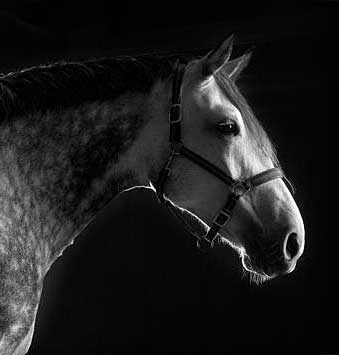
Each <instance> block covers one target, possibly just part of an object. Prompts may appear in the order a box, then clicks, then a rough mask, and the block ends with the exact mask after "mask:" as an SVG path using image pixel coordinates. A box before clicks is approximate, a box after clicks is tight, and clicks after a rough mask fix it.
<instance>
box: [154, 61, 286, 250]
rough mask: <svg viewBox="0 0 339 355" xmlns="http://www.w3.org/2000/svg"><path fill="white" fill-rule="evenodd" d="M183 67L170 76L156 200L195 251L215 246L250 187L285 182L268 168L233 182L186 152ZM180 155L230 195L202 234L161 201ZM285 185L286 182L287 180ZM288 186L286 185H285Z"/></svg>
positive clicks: (214, 167)
mask: <svg viewBox="0 0 339 355" xmlns="http://www.w3.org/2000/svg"><path fill="white" fill-rule="evenodd" d="M185 68H186V65H185V64H183V63H180V62H179V61H178V62H177V68H176V71H175V73H174V78H173V87H172V102H171V107H170V112H169V124H170V137H169V141H170V144H171V152H170V154H169V158H168V160H167V163H166V165H165V166H164V168H163V169H162V170H161V172H160V174H159V177H158V181H157V183H156V192H157V196H158V198H159V200H160V201H161V202H162V203H164V204H165V205H166V206H167V207H169V209H170V210H171V211H172V212H173V213H174V214H175V215H176V216H177V217H178V218H179V219H180V221H181V222H182V223H184V225H185V227H186V228H187V229H188V230H189V232H190V233H191V234H192V235H193V236H194V237H195V238H196V239H197V245H198V247H199V248H206V247H208V248H209V247H213V246H214V244H215V239H216V238H217V236H218V232H219V231H220V229H221V228H222V227H223V226H224V225H225V224H226V223H227V222H228V221H229V219H230V217H231V215H232V211H233V209H234V207H235V205H236V202H237V201H238V199H239V198H240V197H241V196H243V195H244V194H245V193H247V192H248V191H249V190H251V189H252V188H253V187H256V186H259V185H262V184H264V183H266V182H268V181H271V180H275V179H279V178H282V179H286V178H285V176H284V173H283V171H282V170H281V169H279V168H272V169H268V170H265V171H264V172H262V173H260V174H257V175H254V176H252V177H250V178H248V179H246V180H234V179H233V178H232V177H230V176H229V175H227V174H226V173H225V172H224V171H222V170H221V169H220V168H218V167H217V166H215V165H214V164H212V163H210V162H209V161H207V160H206V159H204V158H203V157H201V156H200V155H198V154H196V153H194V152H193V151H192V150H190V149H188V148H187V147H185V146H184V145H183V142H182V139H181V115H180V112H181V104H180V90H181V84H182V80H183V76H184V72H185ZM179 155H182V156H184V157H185V158H187V159H189V160H191V161H192V162H194V163H196V164H198V165H199V166H201V167H202V168H203V169H205V170H207V171H208V172H210V173H211V174H212V175H214V176H216V177H217V178H218V179H220V180H221V181H223V182H224V183H225V184H226V185H227V186H229V188H230V191H231V193H230V195H229V197H228V200H227V201H226V204H225V205H224V207H223V208H222V209H221V211H220V212H219V213H218V214H217V215H216V217H215V218H214V221H213V223H212V225H211V227H210V229H209V230H208V232H207V234H205V235H202V236H201V235H198V234H197V232H196V231H194V230H193V229H192V227H191V226H190V225H189V224H188V222H187V221H186V220H185V219H184V218H183V216H182V215H181V214H180V212H178V210H177V209H176V208H175V207H174V206H173V204H172V203H171V202H170V201H168V200H167V199H165V197H164V187H165V183H166V180H167V178H168V177H169V176H170V174H171V164H172V162H173V159H174V157H176V156H179ZM287 182H288V183H289V181H288V180H287ZM289 184H290V183H289Z"/></svg>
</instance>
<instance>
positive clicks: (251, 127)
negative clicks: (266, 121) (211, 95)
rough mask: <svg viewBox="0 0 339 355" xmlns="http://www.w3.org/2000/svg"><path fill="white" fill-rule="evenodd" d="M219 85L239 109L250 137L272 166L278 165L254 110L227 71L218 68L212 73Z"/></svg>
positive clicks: (274, 150) (271, 145) (271, 144)
mask: <svg viewBox="0 0 339 355" xmlns="http://www.w3.org/2000/svg"><path fill="white" fill-rule="evenodd" d="M214 76H215V79H216V81H217V83H218V85H219V87H220V88H221V89H222V90H223V92H224V94H225V95H226V97H227V98H228V99H229V100H230V101H231V103H232V104H233V105H234V106H235V107H236V108H237V109H238V110H239V111H240V113H241V115H242V118H243V121H244V124H245V127H246V129H247V130H248V133H249V134H250V136H251V137H252V139H253V140H254V141H255V142H256V143H257V145H258V146H259V147H260V148H261V149H262V151H263V153H264V154H265V155H266V156H267V157H268V158H269V159H270V160H271V161H272V162H273V164H274V166H276V167H280V163H279V160H278V157H277V153H276V149H275V147H274V145H273V143H272V142H271V140H270V139H269V137H268V135H267V133H266V131H265V130H264V128H263V126H262V124H261V123H260V122H259V121H258V119H257V118H256V116H255V114H254V112H253V111H252V109H251V108H250V106H249V105H248V103H247V101H246V99H245V97H244V96H243V95H242V93H241V92H240V90H239V89H238V87H237V85H236V84H235V82H234V81H233V80H231V79H230V78H229V76H228V74H227V73H224V72H223V71H222V70H219V71H218V72H216V73H215V74H214Z"/></svg>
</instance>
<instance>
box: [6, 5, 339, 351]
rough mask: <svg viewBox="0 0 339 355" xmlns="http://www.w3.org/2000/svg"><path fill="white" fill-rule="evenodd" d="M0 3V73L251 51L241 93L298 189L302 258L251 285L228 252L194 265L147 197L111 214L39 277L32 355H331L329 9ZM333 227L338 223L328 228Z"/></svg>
mask: <svg viewBox="0 0 339 355" xmlns="http://www.w3.org/2000/svg"><path fill="white" fill-rule="evenodd" d="M117 4H118V3H114V2H112V1H103V0H96V1H94V2H83V1H40V0H26V1H20V2H19V1H2V2H1V10H0V38H1V48H0V52H1V56H0V70H1V71H4V72H5V71H9V70H15V69H18V68H22V67H26V66H30V65H34V64H40V63H49V62H53V61H55V60H59V59H66V60H67V59H73V60H74V59H86V58H88V57H99V56H103V55H115V54H139V53H143V52H149V51H162V52H167V51H169V52H170V51H184V50H187V51H195V52H196V53H198V54H201V53H204V52H206V51H208V50H209V49H211V48H212V47H213V46H214V45H215V44H216V43H218V42H219V41H220V40H222V39H223V38H224V37H226V36H227V35H228V34H229V33H231V32H234V33H235V34H236V46H235V54H240V53H241V52H242V51H244V50H245V49H247V48H248V47H250V46H252V45H255V53H254V57H253V60H252V62H251V64H250V65H249V67H248V69H247V71H246V73H244V75H243V77H242V79H241V80H240V82H239V85H240V86H241V87H242V88H243V91H244V93H245V96H246V97H247V98H248V100H249V102H250V104H251V106H252V107H253V109H254V111H255V112H256V113H257V116H258V117H259V119H260V120H261V121H262V122H263V124H264V126H265V128H266V129H267V131H268V133H269V135H270V136H271V137H272V140H273V141H274V142H275V143H276V145H277V147H278V153H279V158H280V160H281V162H282V165H283V167H284V168H285V170H286V172H287V173H288V175H289V176H290V177H292V179H293V181H294V183H295V185H296V186H297V195H296V201H297V203H298V205H299V207H300V210H301V213H302V215H303V218H304V222H305V228H306V248H305V252H304V255H303V257H302V259H301V260H300V262H299V264H298V267H297V269H296V271H295V272H294V273H292V274H291V275H288V276H286V277H283V278H281V279H277V280H273V281H272V282H269V283H266V284H264V285H261V286H255V285H250V284H249V281H248V280H247V279H244V278H242V272H241V266H240V262H239V259H238V256H237V255H236V254H235V253H234V252H233V251H232V250H229V249H228V248H225V249H220V250H217V251H216V252H215V254H213V255H209V256H204V255H201V254H200V253H198V252H197V251H196V250H195V249H194V247H193V245H192V244H191V241H190V239H189V237H188V235H187V234H186V232H185V231H184V230H183V228H182V226H181V225H179V224H178V222H177V221H176V220H175V219H174V217H172V216H171V215H169V213H168V212H167V211H166V210H165V209H164V208H163V207H161V206H159V204H158V202H157V201H156V199H155V198H154V196H153V195H152V194H151V193H150V192H148V191H146V190H145V191H143V190H140V191H133V192H130V193H127V194H124V195H123V196H121V197H119V198H118V199H117V200H114V201H112V202H111V203H110V204H109V205H108V206H107V208H105V210H103V211H102V213H100V214H99V216H98V218H97V219H96V220H95V221H94V222H93V223H92V224H91V225H90V226H89V227H88V228H87V229H86V230H85V231H84V232H83V233H82V235H81V236H80V237H79V238H78V239H77V240H76V242H75V244H74V246H72V247H70V248H69V249H68V250H67V251H66V252H65V253H64V255H63V257H62V258H61V259H59V260H58V261H57V262H56V263H55V265H54V266H53V267H52V269H51V270H50V271H49V273H48V275H47V277H46V280H45V287H44V291H43V295H42V299H41V304H40V308H39V312H38V316H37V324H36V331H35V335H34V339H33V343H32V347H31V350H30V352H29V354H32V355H33V354H73V353H77V352H78V353H82V354H113V353H115V354H127V353H132V354H141V353H145V354H181V353H182V354H184V353H194V354H195V353H204V354H257V353H258V354H261V353H272V354H276V353H285V354H290V353H297V354H310V353H315V354H330V353H332V354H333V353H336V352H337V353H338V352H339V349H338V342H337V339H336V338H337V325H338V324H337V322H338V319H337V311H338V310H337V290H336V284H337V275H336V273H337V270H338V267H337V266H336V261H337V260H336V259H337V258H336V254H337V250H336V248H337V244H338V243H337V242H336V239H338V236H337V230H336V229H335V230H333V229H334V228H331V226H330V221H331V219H330V216H329V212H330V208H329V204H330V201H332V200H333V199H334V196H333V194H332V192H334V190H335V186H336V185H337V181H335V180H334V181H333V179H336V177H337V175H338V174H337V173H336V172H335V171H334V170H333V171H331V178H330V177H329V165H330V161H331V166H332V169H335V166H336V165H337V164H336V161H337V160H336V159H337V158H335V154H330V152H333V150H332V149H333V147H332V146H331V147H330V141H331V140H333V139H335V138H333V137H332V135H331V138H330V132H331V131H332V132H333V131H334V130H335V129H336V128H335V127H334V117H335V108H334V103H335V102H336V93H337V92H336V91H335V85H334V80H332V77H333V76H334V72H335V66H336V65H337V57H336V56H335V49H336V44H337V28H338V26H337V22H338V19H339V16H338V15H339V12H338V3H336V2H309V3H304V4H303V5H299V6H298V7H297V6H292V5H288V4H285V5H274V6H273V5H272V4H264V3H262V4H257V3H256V4H254V2H252V5H250V4H248V3H245V2H236V3H234V4H231V3H228V2H226V1H224V2H222V3H216V2H211V1H208V2H203V3H198V2H196V3H189V4H188V3H184V2H183V1H181V2H180V1H167V0H166V1H162V2H161V1H159V2H157V3H152V2H147V4H145V3H144V1H140V2H139V3H132V2H130V1H121V2H119V5H117ZM334 218H336V217H334Z"/></svg>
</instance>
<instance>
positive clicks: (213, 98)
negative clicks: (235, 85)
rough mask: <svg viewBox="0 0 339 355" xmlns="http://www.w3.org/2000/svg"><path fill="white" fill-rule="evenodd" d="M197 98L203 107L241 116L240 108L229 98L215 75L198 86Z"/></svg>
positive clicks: (234, 116)
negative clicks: (215, 78)
mask: <svg viewBox="0 0 339 355" xmlns="http://www.w3.org/2000/svg"><path fill="white" fill-rule="evenodd" d="M195 98H196V100H197V102H198V105H199V106H200V107H201V108H204V109H208V110H211V111H215V112H217V113H221V114H224V115H226V116H228V117H230V118H238V119H240V118H241V113H240V111H239V110H238V108H237V107H236V106H235V105H233V104H232V102H231V101H230V100H229V99H228V98H227V96H226V95H225V93H224V92H223V90H221V89H220V87H219V86H218V85H217V83H216V82H215V80H214V78H213V77H212V78H211V79H210V80H209V81H208V82H207V83H205V84H203V85H201V86H200V87H199V88H198V90H197V93H196V95H195Z"/></svg>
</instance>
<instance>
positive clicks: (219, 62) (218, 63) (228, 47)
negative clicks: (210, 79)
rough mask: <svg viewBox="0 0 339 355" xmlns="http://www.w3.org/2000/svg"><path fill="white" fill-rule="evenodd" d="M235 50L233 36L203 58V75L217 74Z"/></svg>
mask: <svg viewBox="0 0 339 355" xmlns="http://www.w3.org/2000/svg"><path fill="white" fill-rule="evenodd" d="M232 48H233V34H231V35H230V36H229V37H227V38H226V39H225V40H223V41H222V42H221V43H220V44H219V45H218V46H217V47H216V48H214V49H213V50H211V51H210V52H209V53H207V55H205V57H203V58H202V63H203V75H204V76H208V75H212V74H213V73H215V72H216V71H217V70H218V69H220V68H221V67H222V66H223V65H224V64H225V63H227V61H228V60H229V59H230V56H231V53H232Z"/></svg>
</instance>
